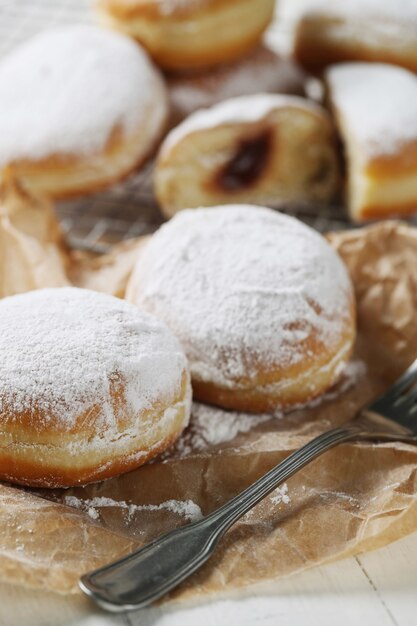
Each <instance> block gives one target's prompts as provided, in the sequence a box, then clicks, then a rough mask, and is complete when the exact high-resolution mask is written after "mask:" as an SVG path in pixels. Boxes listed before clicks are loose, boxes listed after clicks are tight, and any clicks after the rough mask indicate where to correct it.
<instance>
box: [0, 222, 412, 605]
mask: <svg viewBox="0 0 417 626" xmlns="http://www.w3.org/2000/svg"><path fill="white" fill-rule="evenodd" d="M329 238H330V241H331V243H332V245H334V246H335V247H336V248H337V249H338V251H339V252H340V254H341V255H342V257H343V258H344V260H345V261H346V263H347V265H348V268H349V270H350V273H351V276H352V279H353V283H354V285H355V290H356V295H357V302H358V324H359V332H358V341H357V347H356V353H355V357H354V359H355V363H356V364H358V363H359V364H360V367H359V368H356V372H357V373H356V377H353V379H352V380H351V381H350V382H349V380H344V381H342V382H341V383H340V384H339V387H338V388H337V389H335V390H333V391H332V393H330V394H327V395H326V397H325V398H324V399H323V400H322V401H321V402H319V403H316V405H315V406H313V407H309V408H305V409H302V410H297V411H295V412H293V413H291V414H288V415H286V416H284V417H281V418H278V417H275V418H269V417H265V416H264V417H263V418H262V419H258V418H257V417H256V416H255V417H253V416H252V418H250V417H248V416H239V415H236V414H231V413H226V414H224V421H225V423H226V422H227V421H228V420H229V421H230V420H233V421H234V423H235V425H236V424H237V428H236V429H235V430H236V431H237V432H238V431H239V430H241V431H246V432H240V433H239V432H238V434H237V436H236V437H234V438H233V439H231V440H229V441H224V438H223V440H222V439H221V438H220V441H222V443H216V436H214V438H213V433H212V434H211V436H209V435H210V433H209V435H207V433H206V435H205V434H204V429H203V431H198V428H197V426H196V423H197V422H196V421H194V422H192V424H191V426H190V428H189V429H188V432H186V433H185V435H184V436H183V438H182V440H181V441H180V442H179V444H178V445H177V446H176V447H175V448H174V450H173V451H171V453H170V454H168V455H166V456H165V458H164V459H161V460H159V461H157V462H155V463H153V464H151V465H147V466H144V467H142V468H140V469H138V470H136V471H134V472H131V473H129V474H125V475H124V476H120V477H119V478H115V479H112V480H109V481H107V482H104V483H98V484H95V485H90V486H87V487H85V488H74V489H70V490H68V491H63V490H62V491H57V490H55V491H52V492H51V491H43V492H40V491H31V492H29V490H24V489H20V488H16V487H12V486H1V487H0V498H1V502H0V578H1V579H3V580H8V581H10V582H13V583H21V584H23V585H31V586H41V585H42V586H43V587H44V588H46V589H52V590H55V591H59V592H64V593H70V592H75V591H76V590H77V580H78V577H79V576H80V575H81V574H83V573H85V572H86V571H88V570H90V569H92V568H95V567H97V566H98V565H100V564H104V563H106V562H108V561H110V560H112V559H114V558H116V557H119V556H121V555H123V554H125V553H127V552H129V551H130V550H132V549H133V548H135V547H138V546H140V545H141V544H143V543H145V542H148V541H149V540H150V539H152V538H154V537H156V536H158V535H160V534H161V533H163V532H165V531H167V530H168V529H171V528H174V527H176V526H179V525H180V524H183V523H184V521H185V520H184V518H183V517H182V516H181V515H178V514H176V513H173V512H170V511H169V510H165V509H164V510H160V509H154V510H149V509H147V510H146V509H145V510H143V509H140V508H136V509H131V510H129V509H127V508H126V506H124V508H123V507H118V506H98V507H96V508H95V509H94V510H93V511H92V512H93V513H94V514H93V516H91V510H90V515H89V514H88V512H84V511H83V510H82V506H83V502H84V501H86V500H88V501H91V500H92V499H93V498H98V497H105V498H109V499H110V503H111V501H112V500H113V501H116V502H127V503H133V504H136V505H159V504H160V503H163V502H166V501H168V500H172V499H175V500H181V501H186V500H192V501H193V502H195V503H196V504H198V505H199V506H200V507H201V510H202V511H203V513H208V512H210V511H212V510H213V509H215V508H216V507H218V506H219V505H221V504H222V503H224V502H226V501H227V500H228V499H229V498H231V497H232V496H233V495H235V494H236V493H238V492H239V491H241V490H242V489H243V488H244V487H246V486H247V485H249V484H250V483H251V482H252V481H254V480H255V479H256V478H258V477H259V476H260V475H261V474H262V473H264V472H265V471H267V470H268V469H270V468H271V467H272V466H273V465H274V464H276V463H277V462H279V461H280V460H282V459H283V458H284V457H285V456H286V455H287V454H288V453H289V452H291V451H292V450H295V449H296V448H298V447H299V446H301V445H302V444H304V443H306V442H307V441H308V440H309V439H311V438H312V437H313V436H315V435H317V434H318V433H320V432H322V431H324V430H325V429H328V428H330V427H332V426H334V425H336V424H340V423H343V422H345V421H346V420H349V419H350V418H351V417H352V416H353V415H354V414H355V411H356V410H357V409H358V408H359V407H360V406H361V405H363V404H364V403H366V402H367V401H369V400H370V399H371V398H373V397H374V396H376V395H377V394H379V393H380V392H381V391H383V390H384V389H385V388H386V387H387V386H388V385H389V384H390V382H391V381H392V380H393V379H394V378H395V377H396V376H397V375H398V374H399V373H400V372H401V371H402V370H403V369H404V368H405V367H406V366H407V365H408V364H409V363H410V361H411V360H412V359H413V358H414V357H415V356H416V355H417V269H416V268H417V230H416V229H412V228H410V227H408V226H406V225H403V224H399V223H394V222H386V223H383V224H380V225H377V226H372V227H370V228H367V229H361V230H355V231H351V232H347V233H342V234H334V235H330V236H329ZM136 245H138V246H140V245H142V243H141V242H138V243H137V244H136V243H135V242H132V243H130V244H128V245H127V246H126V245H124V246H123V247H122V248H121V254H120V255H119V254H117V250H115V251H114V252H113V253H112V254H110V255H109V256H106V257H101V258H100V259H93V260H91V259H88V258H87V257H82V258H79V257H77V258H76V260H75V262H74V261H73V267H72V271H71V276H72V279H73V281H75V282H76V283H77V284H81V285H85V286H88V287H90V288H96V289H100V290H104V291H109V292H111V293H115V294H117V295H123V291H124V287H125V285H126V280H127V277H128V274H129V271H130V268H131V266H132V263H133V260H134V258H135V246H136ZM197 409H198V416H199V420H200V421H201V419H202V416H203V418H204V413H205V411H209V409H205V408H204V407H202V406H201V405H200V406H199V407H197V408H196V410H197ZM211 411H213V410H211ZM216 416H217V417H216V419H217V420H219V418H220V423H221V421H222V419H223V418H222V414H221V413H218V412H217V414H216ZM206 417H207V420H208V421H207V420H206V424H207V423H210V419H211V417H210V415H207V416H206ZM213 419H214V418H213ZM250 419H253V425H254V427H253V428H252V429H251V428H250V426H251V422H250V421H248V420H250ZM239 424H241V427H239ZM226 439H227V437H226ZM68 496H71V497H72V498H73V501H75V502H78V504H79V506H81V509H80V508H78V509H77V508H70V507H68V506H65V505H63V502H65V501H68V500H66V498H67V499H68ZM45 498H47V499H45ZM288 500H289V501H288ZM96 502H97V500H96ZM86 508H88V506H86ZM414 530H417V447H413V446H411V445H406V444H399V443H395V444H394V443H392V444H390V443H385V444H380V445H376V444H375V445H374V444H368V443H361V444H346V445H343V446H339V447H338V448H335V449H333V450H332V451H330V452H327V453H326V454H325V455H323V456H322V457H321V458H319V459H318V460H316V461H315V462H313V463H312V464H310V465H309V466H307V467H306V468H305V469H304V470H303V471H301V472H300V473H299V474H298V475H296V476H294V477H293V478H292V479H291V480H289V481H288V494H286V497H284V498H282V493H281V494H280V492H279V491H277V492H274V493H273V494H271V496H269V497H268V498H266V499H265V500H264V501H263V502H262V503H261V504H260V505H258V506H257V507H256V509H254V510H253V511H251V512H250V513H248V514H247V515H246V516H245V517H244V518H243V519H242V520H241V521H240V522H239V523H238V524H236V525H235V526H234V527H233V528H232V529H231V530H230V531H229V532H228V534H227V536H226V537H225V539H224V540H223V541H222V543H221V544H220V545H219V548H218V549H217V551H216V553H215V555H214V557H213V558H212V559H211V561H210V562H209V563H207V564H206V565H205V566H204V567H203V569H201V570H200V571H199V572H198V573H197V574H196V575H194V576H193V577H192V578H191V579H190V580H189V581H188V582H187V583H185V584H184V585H183V586H182V587H181V588H180V589H179V590H178V591H176V592H175V594H174V596H173V597H175V598H180V599H182V598H185V597H190V596H196V595H198V594H200V595H204V594H207V593H212V592H219V591H227V590H231V589H233V588H236V587H239V586H243V585H247V584H250V583H254V582H260V581H265V580H268V579H273V578H277V577H280V576H286V575H289V574H293V573H295V572H297V571H301V570H303V569H306V568H308V567H312V566H314V565H317V564H319V563H324V562H326V561H331V560H334V559H336V558H341V557H343V556H346V555H350V554H354V553H358V552H360V551H363V550H369V549H373V548H375V547H378V546H381V545H383V544H386V543H388V542H390V541H393V540H395V539H397V538H399V537H401V536H404V535H406V534H407V533H410V532H412V531H414Z"/></svg>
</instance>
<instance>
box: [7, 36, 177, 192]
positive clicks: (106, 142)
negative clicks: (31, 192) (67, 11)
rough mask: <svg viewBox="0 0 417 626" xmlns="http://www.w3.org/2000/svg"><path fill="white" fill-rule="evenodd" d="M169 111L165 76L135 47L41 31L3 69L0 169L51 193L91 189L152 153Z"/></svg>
mask: <svg viewBox="0 0 417 626" xmlns="http://www.w3.org/2000/svg"><path fill="white" fill-rule="evenodd" d="M29 66H30V71H28V67H29ZM10 85H13V89H11V88H10ZM28 101H30V103H31V106H30V107H28V106H27V102H28ZM167 114H168V104H167V93H166V88H165V85H164V82H163V80H162V77H161V76H160V75H159V73H158V72H157V70H156V69H155V68H154V67H153V65H152V64H151V62H150V60H149V58H148V56H147V55H146V53H145V52H144V51H143V50H141V49H140V47H139V46H137V45H135V43H134V42H132V41H131V40H129V39H128V38H126V37H123V36H122V35H119V34H117V33H111V32H108V31H107V32H106V31H103V30H100V29H98V28H93V27H87V26H70V27H65V28H60V29H55V30H50V31H45V32H43V33H41V34H40V35H37V36H36V37H34V38H33V39H31V40H30V41H28V42H27V43H25V44H23V45H22V46H20V47H19V48H16V50H14V51H13V52H12V53H11V54H9V55H8V56H6V57H5V58H4V59H3V60H2V62H1V63H0V134H1V135H2V136H3V141H2V142H1V145H0V168H1V167H2V166H5V165H7V164H12V165H13V167H14V169H15V171H16V174H17V175H18V176H19V177H20V178H21V179H22V180H24V181H25V182H26V184H28V185H30V186H33V187H34V188H35V189H37V190H39V191H44V192H47V193H49V194H50V195H52V196H54V197H66V196H70V195H76V194H79V193H86V192H90V191H94V190H96V189H97V188H100V187H102V186H105V185H107V184H110V183H111V182H115V181H117V180H119V179H120V178H122V177H123V176H125V175H126V174H127V173H129V172H130V171H131V170H132V169H134V168H135V167H137V166H138V165H139V164H140V163H141V162H142V161H143V160H144V159H145V158H146V157H147V156H148V155H149V153H150V152H151V151H152V149H153V148H154V147H155V144H156V142H157V140H158V138H159V137H160V134H161V133H162V130H163V128H164V125H165V123H166V119H167Z"/></svg>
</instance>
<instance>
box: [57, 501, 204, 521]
mask: <svg viewBox="0 0 417 626" xmlns="http://www.w3.org/2000/svg"><path fill="white" fill-rule="evenodd" d="M64 504H66V505H68V506H72V507H74V508H77V509H82V510H83V511H85V512H86V513H88V515H89V516H90V517H91V518H92V519H98V518H99V517H100V509H102V508H104V507H106V508H108V507H115V508H119V509H123V510H125V511H126V513H127V518H128V520H129V521H130V520H131V519H132V518H133V516H134V515H135V513H137V512H139V511H170V512H171V513H175V514H176V515H180V516H181V517H184V518H185V519H187V520H188V521H190V522H195V521H197V520H199V519H201V518H202V517H203V514H202V512H201V509H200V507H199V506H198V504H196V503H195V502H193V501H192V500H167V501H166V502H161V504H132V503H130V504H129V503H127V502H125V501H124V500H113V499H112V498H105V497H96V498H91V499H89V500H82V499H80V498H77V497H76V496H65V497H64Z"/></svg>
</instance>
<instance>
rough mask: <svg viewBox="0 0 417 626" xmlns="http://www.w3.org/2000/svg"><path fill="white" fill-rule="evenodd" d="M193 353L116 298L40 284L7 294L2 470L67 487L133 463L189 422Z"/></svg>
mask: <svg viewBox="0 0 417 626" xmlns="http://www.w3.org/2000/svg"><path fill="white" fill-rule="evenodd" d="M189 413H190V382H189V371H188V365H187V361H186V358H185V356H184V353H183V352H182V350H181V348H180V345H179V343H178V341H177V340H176V338H175V337H174V336H173V335H172V333H171V332H170V331H169V330H168V328H167V327H166V326H165V325H164V324H163V323H162V322H160V321H159V320H157V319H155V318H154V317H153V316H151V315H149V314H147V313H144V312H141V311H139V310H138V309H137V307H134V306H132V305H131V304H128V303H127V302H124V301H122V300H119V299H118V298H114V297H112V296H107V295H104V294H99V293H96V292H93V291H88V290H85V289H75V288H70V287H68V288H62V289H58V288H57V289H41V290H38V291H32V292H28V293H26V294H22V295H17V296H10V297H8V298H4V299H3V300H0V421H1V429H0V478H1V479H2V480H7V481H11V482H16V483H20V484H23V485H33V486H42V487H64V486H69V485H76V484H83V483H87V482H92V481H97V480H102V479H104V478H108V477H110V476H114V475H115V474H119V473H121V472H126V471H128V470H131V469H134V468H135V467H138V466H139V465H142V464H143V463H145V461H147V460H148V459H150V458H152V457H154V456H155V455H156V454H158V453H159V452H161V451H163V450H165V449H166V448H167V447H168V446H169V445H170V444H171V443H172V442H173V441H174V440H175V439H176V438H177V437H178V435H179V434H180V433H181V431H182V429H183V428H184V427H185V426H186V424H187V422H188V419H189Z"/></svg>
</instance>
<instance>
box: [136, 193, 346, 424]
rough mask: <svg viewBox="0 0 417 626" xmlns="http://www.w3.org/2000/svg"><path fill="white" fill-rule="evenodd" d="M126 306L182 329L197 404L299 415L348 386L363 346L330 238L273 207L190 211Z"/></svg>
mask: <svg viewBox="0 0 417 626" xmlns="http://www.w3.org/2000/svg"><path fill="white" fill-rule="evenodd" d="M127 298H128V299H129V300H130V301H131V302H134V303H136V304H138V305H139V306H140V307H141V308H142V309H145V310H147V311H149V312H151V313H153V314H154V315H156V316H157V317H159V318H160V319H162V320H163V321H165V323H166V324H167V325H168V326H169V327H170V328H171V330H172V331H173V332H174V334H175V335H176V336H177V337H178V339H179V340H180V342H181V344H182V346H183V348H184V350H185V352H186V354H187V356H188V359H189V362H190V368H191V377H192V384H193V391H194V396H195V397H196V398H197V399H199V400H201V401H203V402H208V403H210V404H216V405H219V406H222V407H226V408H231V409H237V410H242V411H255V412H257V411H267V410H271V409H275V408H277V407H280V408H282V407H291V406H294V405H297V404H300V403H303V402H306V401H307V400H309V399H310V398H314V397H315V396H318V395H319V394H321V393H322V392H323V391H324V390H325V389H327V388H328V387H329V386H330V385H332V384H333V383H334V382H335V381H336V380H337V379H338V377H339V375H340V374H341V372H342V370H343V366H344V364H345V363H346V361H347V360H348V359H349V356H350V354H351V350H352V344H353V341H354V337H355V314H354V300H353V291H352V286H351V283H350V280H349V277H348V274H347V271H346V268H345V266H344V265H343V263H342V261H341V259H340V258H339V257H338V255H337V253H336V252H335V251H334V250H333V249H332V248H331V247H330V246H329V244H328V243H327V242H326V241H325V240H324V239H323V237H322V236H321V235H319V234H318V233H317V232H315V231H313V230H312V229H311V228H309V227H308V226H306V225H304V224H302V223H301V222H299V221H298V220H296V219H294V218H292V217H288V216H286V215H284V214H281V213H278V212H276V211H273V210H271V209H266V208H262V207H255V206H243V205H241V206H226V207H217V208H210V209H195V210H190V211H181V212H180V213H178V214H177V215H176V216H175V217H174V218H173V219H172V220H170V221H169V222H167V223H166V224H165V225H163V226H162V227H161V228H160V229H159V231H157V233H156V234H154V235H153V236H152V238H151V239H150V240H149V242H148V243H147V244H146V245H145V246H144V248H143V251H142V252H141V254H140V256H139V258H138V260H137V264H136V267H135V270H134V272H133V274H132V276H131V279H130V282H129V285H128V290H127Z"/></svg>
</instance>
